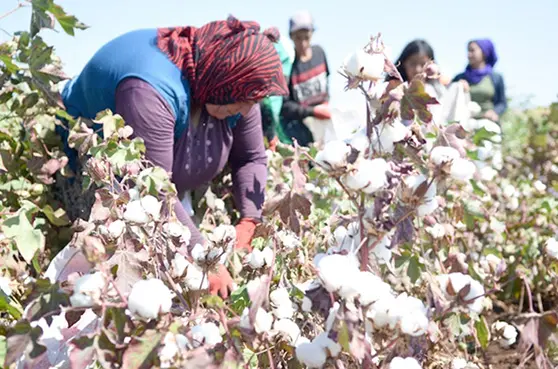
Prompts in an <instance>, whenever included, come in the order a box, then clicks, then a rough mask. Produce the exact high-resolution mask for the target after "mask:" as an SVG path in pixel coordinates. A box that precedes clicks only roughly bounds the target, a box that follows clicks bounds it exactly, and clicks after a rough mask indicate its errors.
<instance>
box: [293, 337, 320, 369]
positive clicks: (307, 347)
mask: <svg viewBox="0 0 558 369" xmlns="http://www.w3.org/2000/svg"><path fill="white" fill-rule="evenodd" d="M295 353H296V358H297V359H298V360H299V361H300V362H301V363H302V364H304V365H306V366H307V367H308V368H321V367H323V366H324V365H325V363H326V361H327V354H326V352H325V350H324V348H323V347H322V346H320V345H319V344H317V343H315V342H304V341H303V342H301V343H299V344H298V345H297V346H296V350H295Z"/></svg>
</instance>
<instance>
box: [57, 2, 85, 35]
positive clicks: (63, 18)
mask: <svg viewBox="0 0 558 369" xmlns="http://www.w3.org/2000/svg"><path fill="white" fill-rule="evenodd" d="M48 11H49V12H51V13H52V15H54V17H55V18H56V20H57V21H58V23H59V24H60V27H62V29H63V30H64V32H66V33H67V34H69V35H70V36H74V35H75V32H74V30H75V29H81V30H84V29H87V28H88V27H87V26H86V25H85V24H83V23H81V22H80V21H79V20H78V19H77V18H76V17H75V16H73V15H69V14H67V13H66V12H65V11H64V9H63V8H62V7H61V6H60V5H57V4H54V3H53V4H52V5H51V6H50V7H49V9H48Z"/></svg>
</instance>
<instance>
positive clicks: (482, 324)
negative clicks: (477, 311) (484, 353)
mask: <svg viewBox="0 0 558 369" xmlns="http://www.w3.org/2000/svg"><path fill="white" fill-rule="evenodd" d="M475 330H476V331H477V338H478V340H479V343H480V345H481V347H482V348H483V349H486V348H487V347H488V343H489V342H490V329H489V328H488V323H487V322H486V319H485V318H484V317H482V316H481V317H480V319H479V320H477V322H476V323H475Z"/></svg>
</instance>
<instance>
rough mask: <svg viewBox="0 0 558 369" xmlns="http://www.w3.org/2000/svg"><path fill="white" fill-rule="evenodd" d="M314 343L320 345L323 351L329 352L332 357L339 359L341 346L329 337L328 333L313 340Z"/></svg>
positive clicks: (323, 333)
mask: <svg viewBox="0 0 558 369" xmlns="http://www.w3.org/2000/svg"><path fill="white" fill-rule="evenodd" d="M312 343H315V344H317V345H320V346H321V347H322V348H323V349H325V350H327V351H328V352H329V354H330V355H331V356H332V357H337V356H338V355H339V354H340V353H341V345H340V344H338V343H337V342H335V341H334V340H332V339H331V338H329V337H328V336H327V333H325V332H322V333H320V334H319V335H317V336H316V338H314V339H313V340H312Z"/></svg>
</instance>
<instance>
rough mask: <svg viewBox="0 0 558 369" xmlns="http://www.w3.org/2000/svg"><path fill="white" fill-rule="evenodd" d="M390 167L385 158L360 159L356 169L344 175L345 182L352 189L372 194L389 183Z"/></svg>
mask: <svg viewBox="0 0 558 369" xmlns="http://www.w3.org/2000/svg"><path fill="white" fill-rule="evenodd" d="M388 169H389V165H388V164H387V163H386V161H385V160H384V159H372V160H368V159H364V160H360V161H358V162H357V167H356V169H354V170H352V171H351V172H350V173H348V174H346V175H345V176H343V182H344V183H345V185H346V186H347V187H348V188H350V189H352V190H355V191H359V190H360V191H363V192H364V193H368V194H372V193H374V192H376V191H378V190H379V189H381V188H382V187H384V186H385V185H386V184H387V176H386V171H387V170H388Z"/></svg>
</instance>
